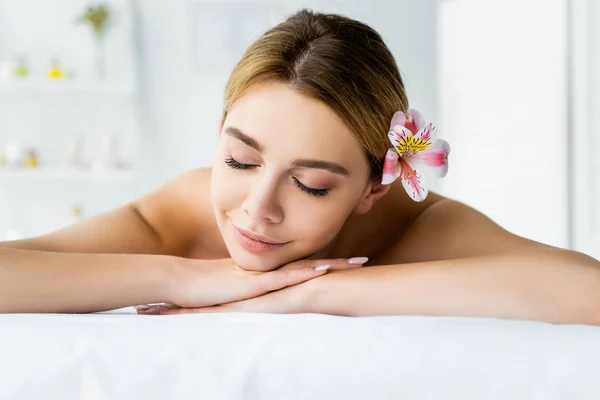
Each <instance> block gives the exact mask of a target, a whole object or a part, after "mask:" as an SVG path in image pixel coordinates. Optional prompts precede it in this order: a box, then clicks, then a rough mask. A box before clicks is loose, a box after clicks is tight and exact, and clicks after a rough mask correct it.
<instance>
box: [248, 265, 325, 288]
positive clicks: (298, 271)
mask: <svg viewBox="0 0 600 400" xmlns="http://www.w3.org/2000/svg"><path fill="white" fill-rule="evenodd" d="M330 261H331V260H330ZM329 268H331V264H322V265H317V266H310V267H304V268H291V269H277V270H275V271H271V272H266V273H264V274H261V275H257V276H256V279H257V280H258V282H259V285H258V286H259V289H260V290H261V291H262V292H263V293H264V292H270V291H273V290H279V289H283V288H284V287H287V286H292V285H297V284H299V283H302V282H306V281H308V280H310V279H313V278H317V277H319V276H322V275H325V274H326V273H327V270H328V269H329Z"/></svg>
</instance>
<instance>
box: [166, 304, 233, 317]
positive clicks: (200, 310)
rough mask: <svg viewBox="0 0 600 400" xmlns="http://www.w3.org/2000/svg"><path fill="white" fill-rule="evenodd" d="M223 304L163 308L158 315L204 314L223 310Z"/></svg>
mask: <svg viewBox="0 0 600 400" xmlns="http://www.w3.org/2000/svg"><path fill="white" fill-rule="evenodd" d="M223 311H224V307H223V306H212V307H199V308H171V309H163V310H161V311H160V312H159V313H160V315H179V314H205V313H215V312H223Z"/></svg>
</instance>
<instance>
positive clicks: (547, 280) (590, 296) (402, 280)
mask: <svg viewBox="0 0 600 400" xmlns="http://www.w3.org/2000/svg"><path fill="white" fill-rule="evenodd" d="M599 267H600V263H598V261H596V260H594V259H591V258H589V257H587V256H584V255H582V254H579V253H574V252H569V251H566V250H548V249H532V250H529V251H521V252H514V253H505V254H495V255H488V256H479V257H471V258H464V259H453V260H441V261H429V262H423V263H412V264H401V265H384V266H374V267H369V268H363V269H361V270H353V271H339V272H335V273H332V274H330V275H328V276H323V277H320V278H319V279H316V280H314V281H313V282H307V284H306V285H308V287H309V288H310V290H309V292H310V293H311V295H309V296H307V299H310V301H311V302H312V304H311V307H312V309H313V311H314V312H319V313H325V314H337V315H353V316H363V315H445V316H470V317H494V318H508V319H528V320H539V321H546V322H552V323H583V324H595V325H600V268H599Z"/></svg>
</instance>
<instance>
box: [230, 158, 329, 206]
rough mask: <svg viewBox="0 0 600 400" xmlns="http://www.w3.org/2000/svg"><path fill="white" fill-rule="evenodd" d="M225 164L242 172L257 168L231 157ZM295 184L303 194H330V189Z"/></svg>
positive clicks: (321, 195) (318, 195) (295, 181)
mask: <svg viewBox="0 0 600 400" xmlns="http://www.w3.org/2000/svg"><path fill="white" fill-rule="evenodd" d="M225 164H227V165H228V166H229V167H230V168H233V169H241V170H246V169H251V168H254V167H256V165H252V164H242V163H240V162H238V161H237V160H235V159H234V158H233V157H231V156H230V157H229V158H226V159H225ZM294 184H295V185H296V186H297V187H298V188H299V189H300V190H302V191H303V192H305V193H308V194H310V195H312V196H315V197H323V196H325V195H326V194H327V193H329V189H313V188H310V187H308V186H305V185H303V184H302V183H301V182H300V181H299V180H298V179H296V178H294Z"/></svg>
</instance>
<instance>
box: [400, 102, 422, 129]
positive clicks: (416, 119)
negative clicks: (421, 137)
mask: <svg viewBox="0 0 600 400" xmlns="http://www.w3.org/2000/svg"><path fill="white" fill-rule="evenodd" d="M408 116H409V118H408V121H407V122H406V123H405V124H403V125H404V126H405V127H407V128H408V129H410V131H411V132H413V133H416V132H419V131H420V130H421V129H423V127H424V126H425V119H424V118H423V116H422V115H421V113H420V112H418V111H417V110H415V109H414V108H411V109H410V110H408Z"/></svg>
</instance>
